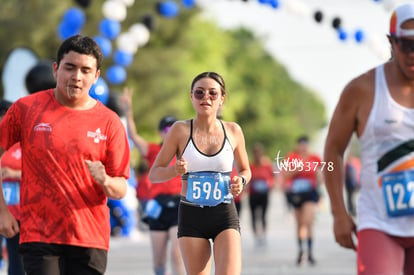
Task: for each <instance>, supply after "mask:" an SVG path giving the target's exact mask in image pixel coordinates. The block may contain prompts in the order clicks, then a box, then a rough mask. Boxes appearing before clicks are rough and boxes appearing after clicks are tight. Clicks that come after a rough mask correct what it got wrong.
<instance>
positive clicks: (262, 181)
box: [249, 163, 274, 193]
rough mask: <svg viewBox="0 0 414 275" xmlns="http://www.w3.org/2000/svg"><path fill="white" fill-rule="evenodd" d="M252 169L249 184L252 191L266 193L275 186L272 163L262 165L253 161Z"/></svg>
mask: <svg viewBox="0 0 414 275" xmlns="http://www.w3.org/2000/svg"><path fill="white" fill-rule="evenodd" d="M250 170H251V172H252V178H251V180H250V184H249V192H250V193H265V192H268V191H269V190H270V188H272V187H273V184H274V174H273V166H272V163H266V164H262V165H257V164H255V163H251V164H250Z"/></svg>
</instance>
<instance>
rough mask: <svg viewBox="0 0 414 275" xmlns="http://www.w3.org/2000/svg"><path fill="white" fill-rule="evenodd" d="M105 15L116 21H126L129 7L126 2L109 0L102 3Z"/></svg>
mask: <svg viewBox="0 0 414 275" xmlns="http://www.w3.org/2000/svg"><path fill="white" fill-rule="evenodd" d="M102 13H103V15H104V16H105V17H106V18H108V19H112V20H115V21H120V22H121V21H124V20H125V18H126V16H127V8H126V6H125V4H124V3H122V2H120V1H116V0H107V1H105V2H104V3H103V5H102Z"/></svg>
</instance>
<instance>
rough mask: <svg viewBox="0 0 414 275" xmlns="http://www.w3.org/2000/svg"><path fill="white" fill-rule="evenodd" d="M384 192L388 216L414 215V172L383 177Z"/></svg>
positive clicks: (403, 172)
mask: <svg viewBox="0 0 414 275" xmlns="http://www.w3.org/2000/svg"><path fill="white" fill-rule="evenodd" d="M382 190H383V194H384V200H385V205H386V207H387V213H388V216H390V217H401V216H410V215H414V170H406V171H401V172H393V173H388V174H385V175H383V176H382Z"/></svg>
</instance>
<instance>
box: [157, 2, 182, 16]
mask: <svg viewBox="0 0 414 275" xmlns="http://www.w3.org/2000/svg"><path fill="white" fill-rule="evenodd" d="M158 12H159V13H160V14H161V15H162V16H165V17H175V16H177V15H178V12H179V8H178V5H177V3H175V2H174V1H164V2H161V3H159V4H158Z"/></svg>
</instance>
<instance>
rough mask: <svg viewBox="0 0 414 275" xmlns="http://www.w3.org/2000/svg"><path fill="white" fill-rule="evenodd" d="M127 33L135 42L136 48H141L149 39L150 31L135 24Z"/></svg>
mask: <svg viewBox="0 0 414 275" xmlns="http://www.w3.org/2000/svg"><path fill="white" fill-rule="evenodd" d="M129 33H130V34H131V35H132V37H133V38H134V39H135V41H136V42H137V45H138V47H142V46H144V45H145V44H147V43H148V41H149V39H150V31H149V30H148V28H147V27H146V26H145V25H144V24H142V23H135V24H133V25H132V26H131V27H130V28H129Z"/></svg>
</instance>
